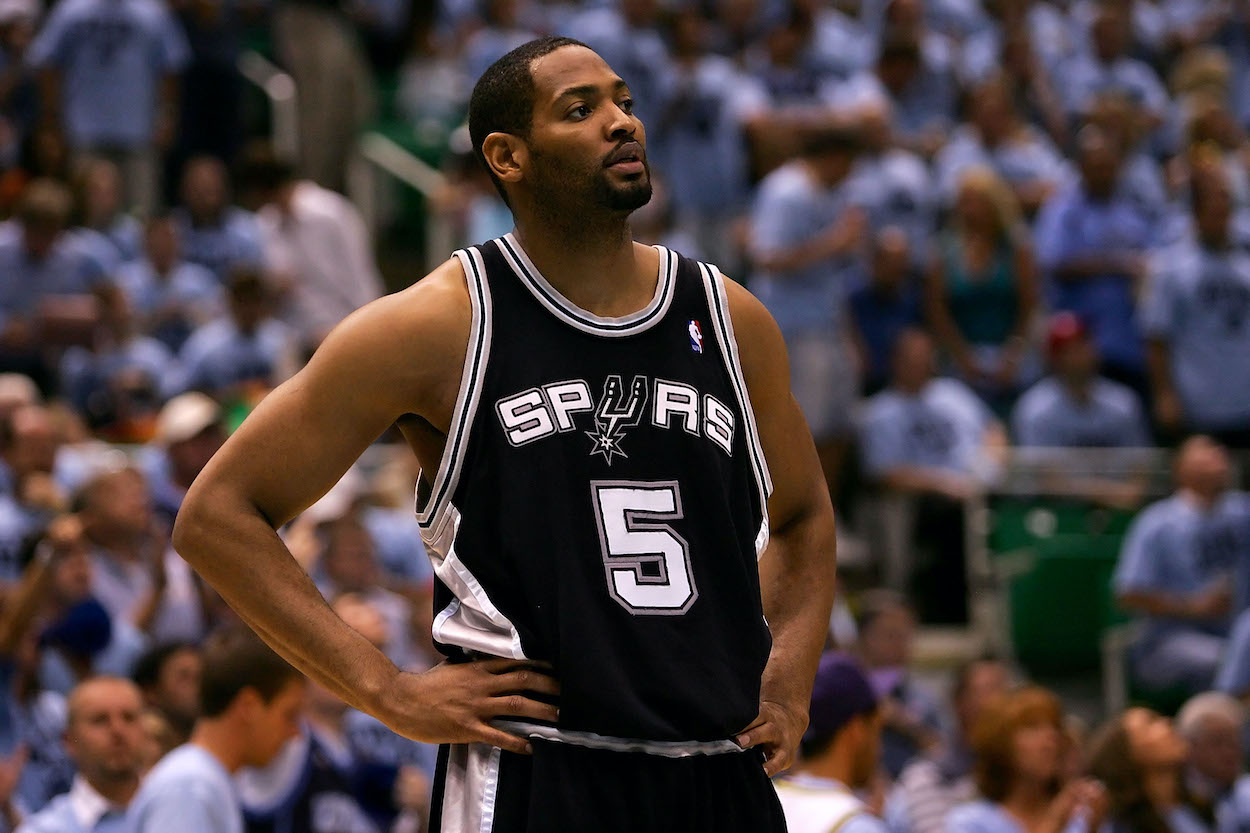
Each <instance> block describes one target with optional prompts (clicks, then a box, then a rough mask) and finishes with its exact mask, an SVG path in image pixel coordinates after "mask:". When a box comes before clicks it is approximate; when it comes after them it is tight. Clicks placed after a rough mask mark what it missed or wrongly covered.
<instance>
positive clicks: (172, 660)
mask: <svg viewBox="0 0 1250 833" xmlns="http://www.w3.org/2000/svg"><path fill="white" fill-rule="evenodd" d="M202 669H203V658H202V657H201V656H200V650H199V648H197V647H195V646H194V645H192V644H190V643H188V642H165V643H162V644H160V645H157V646H156V647H154V648H151V649H149V650H148V651H146V652H145V653H144V654H143V656H141V657H139V658H138V659H137V660H135V667H134V671H133V673H132V674H131V676H132V677H133V678H134V681H135V685H137V686H138V687H139V690H140V691H141V692H142V693H143V702H144V705H146V706H147V708H149V709H151V710H153V711H155V712H157V713H158V714H160V716H161V717H162V718H164V719H165V721H166V722H167V723H168V726H169V729H170V731H171V732H172V734H173V735H174V737H175V738H176V739H177V742H176V743H175V744H174V745H175V746H178V745H180V744H183V743H186V742H187V741H188V740H190V739H191V730H192V729H193V728H194V726H195V720H196V718H198V717H199V716H200V674H201V671H202Z"/></svg>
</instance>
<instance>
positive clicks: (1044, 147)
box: [934, 76, 1064, 217]
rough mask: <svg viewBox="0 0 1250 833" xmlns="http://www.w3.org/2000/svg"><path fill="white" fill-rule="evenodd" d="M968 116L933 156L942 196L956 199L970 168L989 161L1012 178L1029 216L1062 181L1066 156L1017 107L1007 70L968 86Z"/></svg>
mask: <svg viewBox="0 0 1250 833" xmlns="http://www.w3.org/2000/svg"><path fill="white" fill-rule="evenodd" d="M965 102H966V105H965V106H966V107H967V116H968V121H967V122H966V123H965V124H962V125H960V126H959V127H957V128H955V130H954V131H953V132H952V134H951V138H950V141H949V142H948V143H947V144H946V146H945V147H944V148H942V150H941V151H940V152H939V153H938V155H937V158H936V159H935V160H934V167H935V169H936V172H937V173H936V178H937V182H938V188H939V189H940V191H941V195H942V198H943V199H944V200H946V201H948V202H951V203H954V202H955V200H956V197H957V196H958V193H959V183H960V180H961V179H962V177H963V174H964V172H965V171H967V170H969V169H970V168H974V167H987V168H990V169H991V170H993V171H994V172H995V173H996V174H998V176H999V177H1000V178H1001V179H1002V180H1003V181H1004V182H1006V183H1007V185H1008V186H1009V187H1010V188H1011V190H1012V191H1013V193H1014V194H1015V197H1016V200H1017V201H1018V202H1019V204H1020V207H1021V208H1022V209H1023V211H1024V214H1025V215H1026V216H1029V217H1032V216H1033V215H1034V214H1036V213H1037V211H1038V209H1039V208H1041V206H1042V204H1043V203H1044V202H1046V199H1047V198H1048V197H1049V196H1050V195H1051V194H1052V193H1053V192H1054V191H1055V189H1056V188H1058V187H1059V185H1060V183H1061V182H1062V181H1063V177H1064V162H1063V157H1062V156H1061V155H1060V153H1059V151H1058V150H1056V149H1055V146H1054V145H1053V144H1051V142H1050V140H1049V139H1048V138H1047V137H1046V135H1045V134H1043V133H1041V132H1040V131H1038V130H1037V129H1036V128H1035V127H1033V126H1032V125H1030V124H1029V123H1028V122H1027V121H1025V120H1024V119H1023V118H1021V117H1020V114H1019V113H1017V112H1016V110H1015V105H1014V102H1013V101H1012V99H1011V89H1010V87H1009V85H1008V81H1007V79H1006V78H1005V77H1003V76H992V77H990V78H987V79H986V80H984V81H981V82H980V83H978V84H977V85H976V86H975V87H972V88H971V89H969V90H968V92H967V93H966V97H965Z"/></svg>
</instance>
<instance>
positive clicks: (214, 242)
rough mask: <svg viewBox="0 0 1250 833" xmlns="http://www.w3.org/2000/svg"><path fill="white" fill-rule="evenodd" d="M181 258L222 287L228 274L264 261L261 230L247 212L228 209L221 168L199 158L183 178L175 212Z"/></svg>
mask: <svg viewBox="0 0 1250 833" xmlns="http://www.w3.org/2000/svg"><path fill="white" fill-rule="evenodd" d="M174 216H175V218H176V220H177V223H178V238H179V240H180V241H181V242H182V252H183V256H184V257H185V258H186V259H187V260H189V261H190V262H192V263H198V264H199V265H200V266H203V267H204V268H206V269H208V270H209V271H211V272H212V273H213V274H214V275H216V276H217V279H218V280H219V281H221V282H222V283H225V281H226V278H227V276H228V275H229V274H230V271H231V270H232V269H234V268H235V267H240V266H259V265H261V264H262V263H263V262H264V255H263V248H262V246H263V244H262V240H261V232H260V226H259V225H258V224H257V221H256V217H255V216H254V215H253V214H252V213H251V212H250V211H244V210H243V209H241V208H238V207H236V206H234V205H231V204H230V192H229V187H228V183H227V179H226V166H225V165H223V164H222V163H221V161H220V160H217V159H214V158H212V157H209V156H200V157H197V158H195V159H192V160H191V161H190V162H188V163H187V167H186V170H185V171H183V174H182V207H181V208H180V209H178V210H177V211H175V212H174Z"/></svg>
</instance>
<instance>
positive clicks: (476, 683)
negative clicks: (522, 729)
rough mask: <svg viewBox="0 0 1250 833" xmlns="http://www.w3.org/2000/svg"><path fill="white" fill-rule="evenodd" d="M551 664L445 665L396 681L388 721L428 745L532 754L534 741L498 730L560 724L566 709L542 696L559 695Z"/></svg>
mask: <svg viewBox="0 0 1250 833" xmlns="http://www.w3.org/2000/svg"><path fill="white" fill-rule="evenodd" d="M550 670H551V668H550V666H548V665H546V664H545V663H536V662H528V661H524V660H511V659H489V660H478V661H474V662H462V663H450V662H443V663H440V664H439V665H436V666H434V667H433V668H431V669H430V670H428V671H423V672H420V673H404V674H400V675H399V676H398V677H396V682H395V685H394V686H393V687H392V689H391V691H389V692H388V693H387V697H386V705H385V706H384V708H383V711H384V714H382V715H379V717H381V718H382V720H383V722H384V723H386V724H387V725H388V726H389V727H390V728H391V729H393V730H394V731H396V732H398V733H399V734H401V735H403V736H405V737H408V738H411V739H412V740H417V741H423V742H425V743H489V744H490V745H491V746H498V747H499V748H500V749H506V750H508V751H509V752H516V753H518V754H522V755H524V754H528V753H529V751H530V748H529V742H528V741H526V739H525V738H520V737H517V736H516V735H512V734H509V733H508V732H505V731H502V730H501V729H496V728H495V727H493V726H491V725H490V721H492V720H494V719H496V718H521V719H529V720H543V721H547V722H549V723H554V722H555V721H556V719H557V718H558V717H559V715H560V710H559V709H558V708H557V707H556V706H555V705H553V704H551V703H548V702H545V701H544V700H543V699H540V698H544V697H547V698H553V697H556V696H558V695H559V693H560V687H559V684H558V683H557V682H556V680H555V678H554V677H552V676H551V674H550Z"/></svg>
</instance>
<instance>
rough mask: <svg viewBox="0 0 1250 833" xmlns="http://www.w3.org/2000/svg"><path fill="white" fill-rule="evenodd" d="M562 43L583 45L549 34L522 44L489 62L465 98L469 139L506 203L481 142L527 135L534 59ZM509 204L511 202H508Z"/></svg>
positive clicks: (502, 190)
mask: <svg viewBox="0 0 1250 833" xmlns="http://www.w3.org/2000/svg"><path fill="white" fill-rule="evenodd" d="M565 46H582V47H586V48H587V49H589V48H590V47H587V46H586V44H584V43H582V42H581V41H579V40H575V39H574V38H565V37H557V36H554V35H550V36H547V37H543V38H537V39H535V40H532V41H528V42H527V43H523V44H521V45H520V46H518V47H517V48H516V49H513V50H512V51H511V52H509V53H508V54H507V55H504V56H503V57H502V58H500V59H499V60H498V61H495V63H493V64H491V65H490V67H489V68H487V70H486V71H485V72H483V73H482V77H481V78H479V79H477V83H476V84H474V85H473V94H472V95H471V96H470V97H469V138H470V139H471V140H472V142H473V154H474V155H475V156H476V157H477V159H478V161H479V162H481V163H482V166H483V167H484V168H486V172H487V173H488V174H490V178H491V182H493V183H495V190H497V191H498V192H499V196H501V197H503V201H504V202H505V203H508V195H507V194H506V193H504V188H503V183H502V182H500V181H499V178H498V177H497V176H495V173H494V172H493V171H492V170H491V169H490V166H489V165H487V164H486V156H485V154H483V153H482V142H484V141H486V137H487V136H489V135H490V134H492V133H511V134H512V135H514V136H522V137H525V136H528V135H529V131H530V127H531V126H532V125H533V121H534V75H533V72H532V67H533V65H534V61H537V60H538V59H539V58H542V57H545V56H547V55H550V54H551V53H552V52H555V51H556V50H557V49H561V48H563V47H565ZM508 204H509V206H511V203H508Z"/></svg>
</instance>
